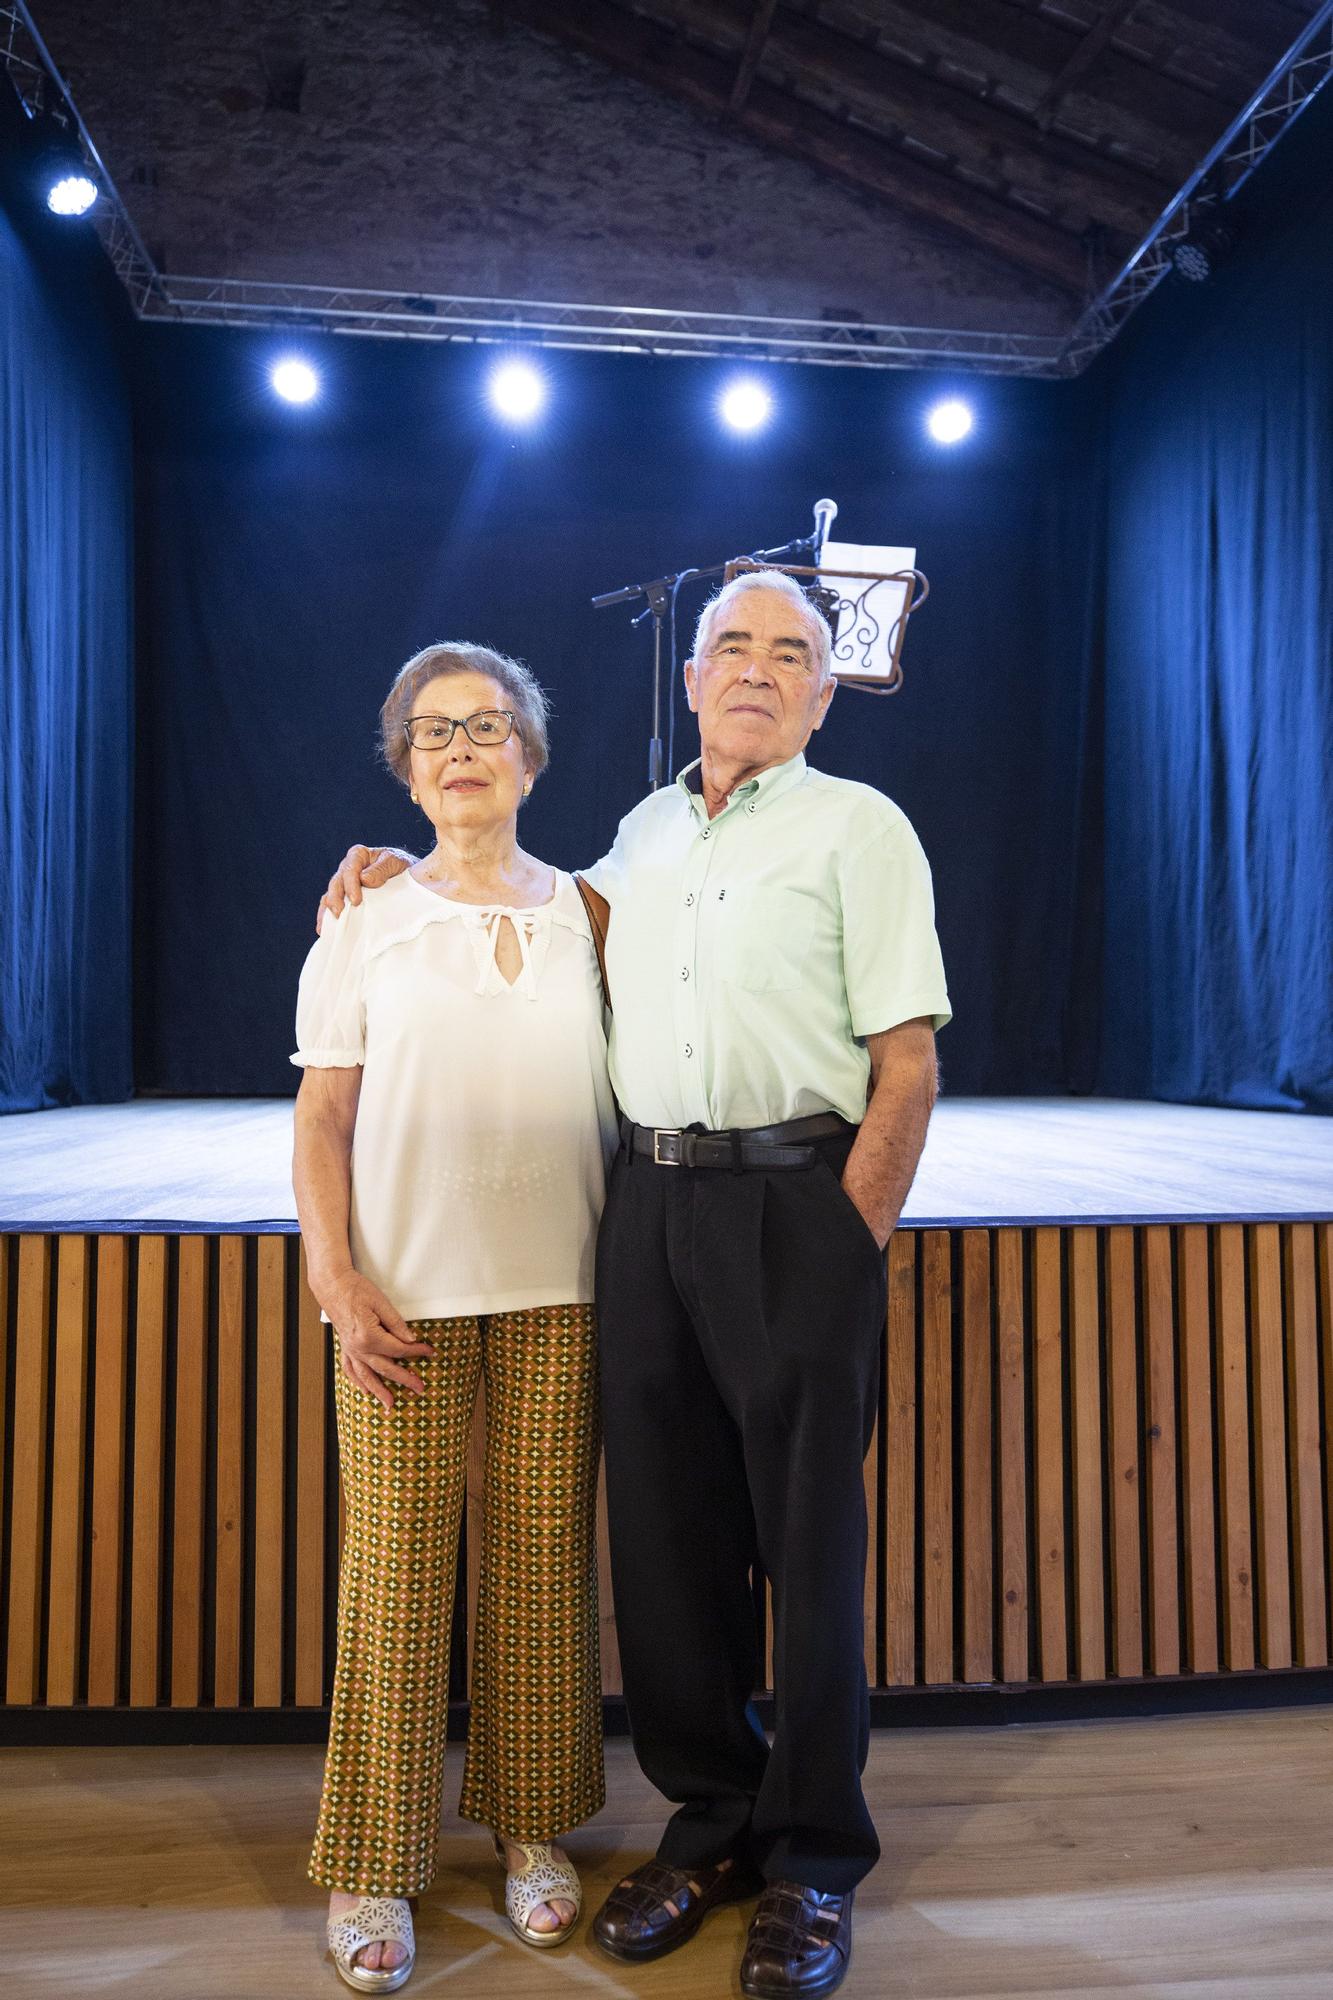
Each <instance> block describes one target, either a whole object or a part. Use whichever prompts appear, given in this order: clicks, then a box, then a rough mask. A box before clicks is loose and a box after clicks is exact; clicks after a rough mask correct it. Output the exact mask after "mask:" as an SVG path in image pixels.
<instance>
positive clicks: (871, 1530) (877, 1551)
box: [769, 1252, 888, 1687]
mask: <svg viewBox="0 0 1333 2000" xmlns="http://www.w3.org/2000/svg"><path fill="white" fill-rule="evenodd" d="M885 1254H886V1255H887V1252H886V1253H885ZM887 1342H888V1315H887V1313H886V1315H885V1330H884V1335H883V1338H882V1339H881V1342H880V1371H881V1379H880V1385H879V1407H880V1410H881V1413H882V1410H883V1401H884V1370H885V1368H886V1367H887V1355H886V1351H885V1350H886V1346H887ZM883 1448H884V1429H883V1425H882V1423H881V1422H880V1421H879V1420H878V1419H877V1420H876V1423H875V1429H874V1432H873V1435H872V1436H871V1439H870V1449H869V1451H868V1452H867V1453H866V1455H865V1463H864V1465H863V1466H862V1469H861V1470H862V1480H863V1484H864V1488H865V1499H866V1571H865V1577H864V1579H863V1581H862V1586H861V1655H862V1658H863V1660H864V1662H865V1670H866V1679H867V1680H868V1681H869V1683H870V1685H871V1687H874V1686H875V1684H876V1682H877V1681H878V1680H879V1566H880V1563H881V1561H882V1560H883V1554H884V1538H883V1533H882V1524H881V1522H880V1518H879V1458H880V1453H881V1451H882V1450H883ZM772 1685H773V1683H772V1681H771V1680H770V1682H769V1686H770V1687H771V1686H772Z"/></svg>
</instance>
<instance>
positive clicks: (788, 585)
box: [691, 569, 833, 682]
mask: <svg viewBox="0 0 1333 2000" xmlns="http://www.w3.org/2000/svg"><path fill="white" fill-rule="evenodd" d="M747 590H773V591H776V592H777V593H778V595H779V596H781V597H785V598H787V599H789V600H790V603H791V605H792V608H793V610H794V611H797V612H799V614H800V616H801V617H802V618H803V619H804V620H805V624H806V629H807V630H808V632H809V633H810V638H811V643H812V644H813V647H814V654H815V659H816V660H817V661H818V663H819V678H820V680H821V682H822V681H826V680H827V679H828V677H829V674H830V672H831V669H832V660H833V634H832V633H831V632H830V631H829V628H828V623H827V621H826V619H825V618H824V616H823V614H822V613H821V612H820V611H819V610H817V608H816V607H815V606H814V605H813V604H812V603H811V602H810V599H809V598H808V597H807V596H806V594H805V592H804V591H803V590H802V589H801V586H800V584H799V582H798V581H797V579H796V578H795V577H794V576H788V574H787V572H786V570H783V569H744V570H742V571H741V572H740V575H739V576H733V577H732V579H731V582H730V583H724V584H723V586H722V588H721V590H719V591H718V592H716V594H715V595H714V596H712V597H710V598H709V600H708V602H707V604H705V606H704V608H703V610H702V611H701V612H700V613H699V623H698V624H697V625H696V626H695V628H694V652H693V654H692V656H691V657H692V658H694V659H696V660H698V659H701V658H702V657H703V654H704V650H705V648H706V647H707V645H708V635H709V633H710V632H711V631H712V629H713V624H714V621H715V619H716V618H717V614H718V612H719V611H721V610H723V609H724V607H725V606H727V605H729V604H734V603H735V601H736V599H737V598H738V597H742V596H744V594H745V592H746V591H747Z"/></svg>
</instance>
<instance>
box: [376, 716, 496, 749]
mask: <svg viewBox="0 0 1333 2000" xmlns="http://www.w3.org/2000/svg"><path fill="white" fill-rule="evenodd" d="M481 715H503V716H504V717H505V719H506V720H507V722H508V724H509V727H508V729H507V730H506V731H505V733H504V735H503V736H493V737H491V738H490V739H489V741H487V742H484V743H478V742H477V739H476V737H475V736H474V735H473V734H472V731H471V730H470V729H469V727H468V724H469V723H471V722H475V721H476V720H477V718H478V716H481ZM415 722H447V723H448V724H449V734H448V735H447V736H446V737H445V739H444V741H443V742H442V743H414V742H413V741H412V725H413V723H415ZM517 726H518V724H517V720H516V718H515V715H514V711H513V709H512V708H474V709H473V711H472V713H471V715H409V716H408V718H407V721H406V722H405V723H404V724H403V734H404V736H405V737H406V738H407V747H408V749H409V750H447V749H448V748H449V745H450V744H451V743H452V742H453V740H454V737H455V736H456V735H457V733H458V731H459V730H460V729H461V730H462V732H463V734H464V735H465V736H466V737H467V740H468V742H469V743H472V744H475V745H476V748H477V749H478V750H492V749H494V748H495V747H496V745H497V744H500V743H507V742H508V741H509V739H510V737H511V736H512V735H513V733H514V731H515V729H516V728H517Z"/></svg>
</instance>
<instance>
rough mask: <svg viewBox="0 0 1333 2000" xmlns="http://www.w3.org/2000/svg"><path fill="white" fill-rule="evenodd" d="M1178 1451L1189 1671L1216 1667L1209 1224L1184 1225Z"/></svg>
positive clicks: (1206, 1671) (1205, 1671) (1213, 1670)
mask: <svg viewBox="0 0 1333 2000" xmlns="http://www.w3.org/2000/svg"><path fill="white" fill-rule="evenodd" d="M1178 1282H1179V1287H1180V1457H1181V1477H1182V1480H1183V1485H1184V1509H1185V1522H1184V1527H1185V1592H1186V1596H1185V1645H1186V1654H1187V1659H1186V1664H1187V1666H1188V1667H1189V1670H1190V1672H1191V1673H1196V1674H1211V1673H1216V1671H1217V1667H1218V1661H1219V1653H1218V1644H1217V1549H1216V1539H1215V1535H1214V1528H1213V1491H1214V1481H1213V1365H1212V1343H1211V1337H1210V1336H1211V1327H1210V1323H1209V1313H1210V1308H1209V1302H1208V1231H1207V1229H1206V1228H1205V1227H1204V1226H1203V1224H1201V1223H1188V1224H1186V1226H1185V1227H1184V1228H1183V1229H1182V1230H1181V1231H1180V1238H1179V1277H1178Z"/></svg>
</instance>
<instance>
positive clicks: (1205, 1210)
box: [0, 1097, 1333, 1232]
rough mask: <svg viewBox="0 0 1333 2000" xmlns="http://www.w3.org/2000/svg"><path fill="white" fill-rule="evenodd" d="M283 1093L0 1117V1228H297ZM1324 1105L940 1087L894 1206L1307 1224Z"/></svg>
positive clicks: (923, 1219) (984, 1221)
mask: <svg viewBox="0 0 1333 2000" xmlns="http://www.w3.org/2000/svg"><path fill="white" fill-rule="evenodd" d="M291 1115H292V1107H291V1102H290V1100H289V1099H286V1098H259V1099H242V1098H234V1099H232V1098H221V1099H198V1100H196V1099H187V1100H171V1099H151V1098H148V1099H141V1100H139V1101H137V1102H135V1103H132V1104H126V1105H90V1106H85V1107H81V1108H77V1109H72V1110H62V1111H38V1112H27V1113H20V1114H18V1115H15V1116H11V1117H8V1118H0V1230H56V1231H89V1232H96V1231H114V1230H130V1231H135V1232H147V1231H153V1230H157V1231H162V1230H166V1231H171V1230H177V1229H179V1230H202V1231H206V1232H207V1231H215V1230H218V1231H241V1232H254V1231H259V1230H284V1231H285V1230H292V1229H294V1228H295V1226H296V1213H295V1209H294V1207H293V1204H292V1193H291V1182H290V1163H291ZM1329 1216H1333V1118H1314V1117H1302V1116H1297V1115H1293V1114H1291V1113H1287V1112H1268V1111H1225V1110H1214V1109H1210V1108H1207V1107H1202V1106H1197V1105H1178V1104H1145V1103H1131V1102H1122V1101H1119V1100H1112V1099H1088V1098H998V1097H997V1098H945V1099H943V1100H942V1101H941V1103H940V1104H939V1106H938V1108H937V1110H936V1113H935V1117H934V1119H933V1121H932V1124H931V1128H930V1137H929V1139H928V1141H927V1145H926V1151H925V1154H924V1156H923V1158H922V1162H921V1168H920V1171H919V1173H918V1175H917V1179H916V1184H915V1186H914V1187H913V1189H912V1192H911V1194H910V1195H909V1197H908V1201H907V1207H906V1210H905V1212H904V1216H903V1220H904V1222H905V1223H907V1224H909V1225H914V1226H916V1227H929V1226H940V1225H952V1226H956V1227H958V1226H964V1225H979V1226H993V1227H994V1226H1002V1225H1005V1224H1019V1223H1030V1224H1038V1223H1058V1224H1077V1223H1084V1224H1087V1223H1136V1222H1137V1223H1151V1222H1192V1221H1199V1220H1206V1221H1216V1222H1222V1221H1312V1220H1320V1219H1323V1218H1326V1217H1329Z"/></svg>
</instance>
